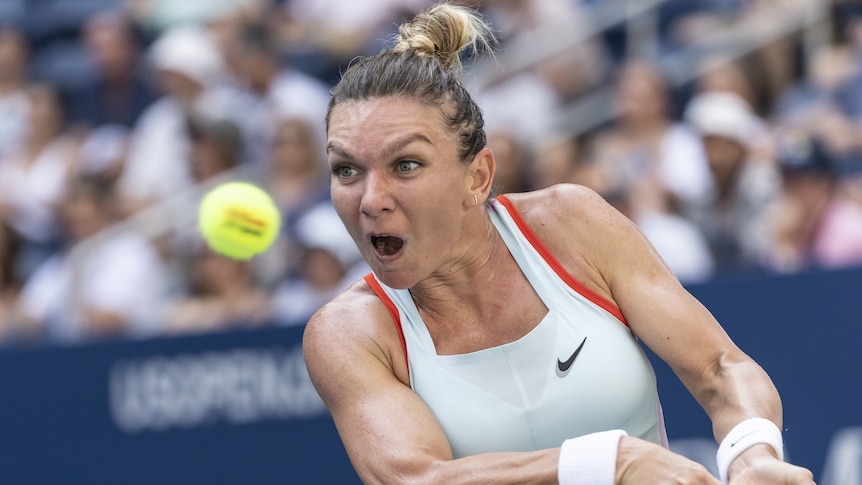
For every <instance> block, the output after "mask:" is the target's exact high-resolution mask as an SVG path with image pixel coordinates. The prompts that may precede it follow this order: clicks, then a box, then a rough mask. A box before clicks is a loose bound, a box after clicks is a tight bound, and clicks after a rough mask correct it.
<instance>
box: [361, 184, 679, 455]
mask: <svg viewBox="0 0 862 485" xmlns="http://www.w3.org/2000/svg"><path fill="white" fill-rule="evenodd" d="M489 212H490V216H491V220H492V221H493V224H494V226H495V227H496V228H497V230H498V231H499V233H500V235H501V236H502V238H503V240H504V241H505V243H506V246H507V247H508V248H509V251H510V252H511V254H512V256H514V258H515V260H516V261H517V263H518V265H519V266H520V268H521V270H522V271H523V272H524V274H525V275H526V277H527V279H528V280H529V281H530V283H531V284H532V286H533V288H534V289H535V291H536V293H538V295H539V297H541V299H542V301H543V302H544V303H545V305H546V306H547V308H548V313H547V314H546V315H545V317H544V319H543V320H542V321H541V322H540V323H539V324H538V325H537V326H536V327H535V328H534V329H533V330H531V331H530V332H529V333H528V334H527V335H525V336H523V337H522V338H520V339H518V340H516V341H514V342H510V343H507V344H503V345H500V346H497V347H492V348H488V349H483V350H479V351H476V352H471V353H468V354H459V355H437V352H436V350H435V348H434V342H433V341H432V339H431V336H430V334H429V333H428V329H427V328H426V327H425V324H424V322H423V321H422V317H421V316H420V314H419V311H418V309H417V308H416V305H415V304H414V302H413V299H412V298H411V296H410V292H409V291H408V290H396V289H392V288H389V287H387V286H385V285H383V284H382V283H380V282H379V281H378V280H377V279H376V278H375V277H374V276H373V275H369V276H367V277H366V280H367V281H368V282H369V283H370V284H371V286H372V288H373V289H374V290H375V291H376V292H377V294H378V296H379V297H380V298H381V299H382V300H383V301H384V303H385V304H387V306H388V307H389V308H390V312H391V313H392V314H393V318H395V320H396V325H397V326H398V327H399V331H400V333H401V334H402V343H403V344H404V347H405V349H406V354H407V363H408V367H409V371H410V385H411V387H412V389H413V390H414V392H416V394H418V395H419V396H420V397H421V398H422V399H423V400H424V401H425V403H426V404H427V405H428V407H429V408H430V409H431V411H432V412H433V413H434V415H435V416H436V417H437V420H438V421H439V422H440V425H441V426H442V428H443V430H444V432H445V433H446V436H447V437H448V439H449V443H450V445H451V447H452V452H453V453H454V456H455V457H456V458H457V457H463V456H468V455H474V454H479V453H487V452H494V451H531V450H539V449H544V448H553V447H557V446H560V444H561V443H562V442H563V441H564V440H566V439H568V438H573V437H577V436H581V435H584V434H588V433H592V432H596V431H604V430H609V429H623V430H625V431H626V432H627V433H628V434H629V435H630V436H636V437H640V438H643V439H646V440H649V441H652V442H655V443H659V444H662V445H664V446H665V447H667V438H666V434H665V429H664V422H663V418H662V413H661V406H660V404H659V400H658V394H657V391H656V382H655V374H654V372H653V369H652V366H651V365H650V362H649V360H648V358H647V357H646V355H645V354H644V352H643V349H642V348H641V347H640V345H639V343H638V342H637V339H636V338H635V336H634V335H633V334H632V332H631V331H630V329H629V328H628V326H627V325H626V323H625V319H624V318H623V316H622V314H621V312H620V311H619V309H618V308H617V307H616V306H614V305H613V304H612V303H611V302H609V301H607V300H606V299H604V298H602V297H601V296H599V295H597V294H595V293H593V292H592V291H590V290H589V289H587V288H586V287H585V286H583V285H582V284H581V283H579V282H578V281H576V280H575V279H574V278H573V277H572V276H571V275H570V274H569V273H568V272H566V271H565V270H564V269H563V267H562V265H560V263H559V262H558V261H557V260H556V259H555V258H554V256H553V255H551V254H550V253H549V252H548V250H547V248H545V246H544V245H543V244H542V243H541V242H540V241H539V240H538V238H537V237H536V236H535V234H534V233H533V232H532V230H530V228H529V227H528V226H527V225H526V223H525V222H524V220H523V219H522V218H521V216H520V214H519V213H518V212H517V211H516V210H515V209H514V207H513V206H512V204H511V202H510V201H509V200H508V199H506V198H505V196H500V197H498V198H497V199H495V200H494V201H492V204H491V206H490V209H489ZM513 304H515V305H517V302H513ZM396 309H397V311H396ZM573 357H574V359H573Z"/></svg>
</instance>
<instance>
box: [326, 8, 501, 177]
mask: <svg viewBox="0 0 862 485" xmlns="http://www.w3.org/2000/svg"><path fill="white" fill-rule="evenodd" d="M493 40H494V38H493V35H492V34H491V31H490V29H489V28H488V25H487V24H486V23H485V22H484V21H483V20H482V19H481V18H480V17H479V16H478V15H477V14H476V13H474V12H473V11H471V10H469V9H467V8H465V7H459V6H455V5H449V4H439V5H437V6H435V7H433V8H432V9H430V10H428V11H425V12H421V13H419V14H418V15H416V17H415V18H414V19H413V20H411V21H409V22H406V23H404V24H402V25H401V26H400V27H399V34H398V36H397V38H396V43H395V45H394V46H393V47H391V48H389V49H385V50H383V51H381V52H380V53H379V54H377V55H375V56H371V57H366V58H363V59H360V60H359V61H357V62H355V63H354V64H352V65H351V66H350V67H349V68H348V69H347V71H346V72H345V73H344V74H343V75H342V77H341V81H340V82H339V83H338V84H337V85H336V86H335V87H334V88H333V89H332V98H331V99H330V102H329V110H328V112H327V114H326V126H327V128H328V127H329V118H330V115H331V113H332V110H333V108H335V107H336V106H337V105H338V104H340V103H342V102H344V101H354V100H366V99H371V98H383V97H388V96H403V97H406V98H411V99H416V100H418V101H421V102H423V103H426V104H428V105H431V106H440V107H441V108H442V110H443V115H444V117H445V120H446V122H447V124H448V126H449V127H450V129H451V130H452V132H453V133H456V134H457V135H458V138H459V140H460V142H459V148H458V156H459V157H460V159H461V160H464V161H467V160H472V158H473V156H475V155H476V154H477V153H478V152H479V150H481V149H482V148H484V147H485V144H486V142H487V140H486V136H485V129H484V126H485V121H484V119H483V118H482V111H481V110H480V109H479V106H478V105H477V104H476V102H475V101H474V100H473V98H472V96H470V93H468V92H467V89H466V88H465V87H464V85H463V83H462V81H461V70H462V65H461V54H462V52H464V51H466V50H467V49H472V50H473V51H477V50H479V48H488V47H489V46H490V45H491V42H493Z"/></svg>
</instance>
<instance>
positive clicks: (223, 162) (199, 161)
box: [187, 116, 242, 183]
mask: <svg viewBox="0 0 862 485" xmlns="http://www.w3.org/2000/svg"><path fill="white" fill-rule="evenodd" d="M187 128H188V135H189V139H190V140H191V150H190V154H189V163H190V167H191V173H192V178H193V179H194V182H195V183H200V182H205V181H208V180H210V179H212V178H213V177H216V176H218V175H221V174H224V173H225V172H228V171H230V170H232V169H234V168H236V167H237V166H238V165H239V164H240V162H241V160H242V136H241V134H240V132H239V128H238V127H237V126H236V124H234V123H233V122H232V121H230V120H226V119H218V118H208V117H205V116H192V117H191V118H189V119H188V120H187Z"/></svg>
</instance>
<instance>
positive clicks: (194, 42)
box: [0, 0, 862, 485]
mask: <svg viewBox="0 0 862 485" xmlns="http://www.w3.org/2000/svg"><path fill="white" fill-rule="evenodd" d="M460 3H463V4H466V5H469V6H472V7H476V8H479V9H480V10H481V11H482V12H483V13H484V14H485V15H487V17H488V19H489V20H490V21H491V23H492V24H493V26H494V27H495V28H496V29H497V34H498V36H499V41H500V46H499V49H498V50H497V52H496V54H495V56H494V57H493V58H490V57H488V56H485V57H482V58H479V59H476V60H468V62H467V63H466V65H467V69H466V71H465V82H466V83H467V84H468V86H469V87H470V89H471V91H472V92H473V93H474V95H475V96H476V97H477V99H478V100H479V101H480V103H481V105H482V106H483V109H484V111H485V117H486V122H487V129H488V135H489V144H490V145H491V147H492V148H493V149H494V151H495V153H496V154H497V157H498V163H499V164H500V173H499V176H498V180H497V188H498V191H499V192H512V191H523V190H531V189H535V188H541V187H545V186H548V185H551V184H554V183H560V182H573V183H581V184H584V185H588V186H590V187H592V188H594V189H595V190H597V191H598V192H599V193H601V194H602V195H603V196H604V197H606V198H607V199H608V200H609V201H611V202H612V203H614V204H615V205H616V206H617V207H618V208H619V209H620V210H621V211H623V212H624V213H625V214H626V215H628V216H629V217H631V218H632V220H633V221H635V222H636V223H637V224H638V225H639V226H640V227H641V229H642V230H643V231H644V233H645V234H646V235H647V237H648V238H649V239H650V240H651V241H652V243H653V244H654V245H655V246H656V249H657V250H658V252H659V253H660V254H661V255H662V256H663V257H664V258H665V260H666V261H667V262H668V264H669V266H670V267H671V268H672V269H673V270H674V272H675V273H676V274H677V276H678V277H679V278H680V280H681V281H682V282H683V283H684V284H685V285H687V286H688V287H689V288H690V289H691V291H692V292H693V293H694V294H695V295H696V296H698V297H699V298H701V300H702V301H703V302H704V303H705V304H706V305H707V307H709V308H710V309H711V310H712V311H713V312H714V313H715V314H716V316H717V317H718V318H719V320H720V321H721V322H722V323H723V324H724V325H725V327H726V328H727V330H728V332H729V333H730V334H731V336H732V337H733V338H734V339H735V340H736V341H737V342H738V343H739V344H740V345H741V346H742V348H743V349H744V350H746V351H747V352H748V353H750V354H751V355H752V356H753V357H754V358H755V359H756V360H757V361H758V362H760V363H761V364H762V365H763V366H764V367H765V368H766V370H767V371H768V372H769V373H770V375H771V376H772V377H773V379H774V380H775V382H776V385H777V386H778V388H779V391H781V393H782V397H783V400H784V407H785V439H786V443H787V451H788V458H789V459H790V460H791V461H794V462H796V463H799V464H801V465H804V466H807V467H809V468H811V469H812V470H813V471H814V472H815V476H816V478H817V480H818V483H820V484H821V485H824V484H825V485H862V418H860V412H859V411H860V409H862V390H860V385H859V383H860V378H859V373H860V371H862V358H860V357H859V353H858V351H857V350H856V344H857V343H858V342H860V341H862V325H859V323H860V317H859V315H862V306H860V305H862V303H860V302H862V299H860V297H859V295H860V287H862V4H860V3H859V2H855V1H849V0H846V1H840V0H834V1H827V0H636V1H635V0H629V1H625V0H485V1H480V0H473V1H469V0H465V1H462V2H460ZM431 4H432V2H429V1H427V0H373V1H371V0H367V1H363V2H356V1H352V0H183V1H178V0H0V388H2V389H3V391H4V392H3V395H4V397H3V398H2V399H0V455H2V456H3V457H4V458H5V459H4V466H3V467H0V481H2V482H3V483H124V484H127V483H128V484H133V483H141V484H144V483H147V484H149V483H189V482H202V483H212V484H216V483H239V482H242V483H256V484H257V483H285V482H286V483H356V482H358V480H357V478H356V476H355V474H354V473H353V472H352V469H351V467H350V464H349V462H348V460H347V457H346V455H345V454H344V450H343V448H342V447H341V444H340V442H339V440H338V438H337V435H336V433H335V429H334V426H333V425H332V422H331V419H330V418H329V417H328V415H327V413H326V410H325V409H324V408H323V406H322V404H321V403H320V401H319V399H318V398H317V396H316V394H315V393H314V390H313V388H312V387H311V385H310V383H309V382H308V378H307V375H306V373H305V368H304V364H303V361H302V354H301V348H300V341H301V335H302V329H303V325H304V323H305V322H306V320H307V318H308V316H309V315H310V314H311V313H312V312H313V311H314V310H316V309H317V308H318V307H319V306H320V305H321V304H322V303H323V302H325V301H326V300H328V299H329V298H331V297H332V296H333V295H334V294H336V293H337V292H339V291H341V290H342V289H343V288H344V287H345V286H346V285H347V284H349V283H350V282H352V281H355V280H356V279H357V278H358V277H359V276H360V275H362V274H364V272H366V271H367V268H366V267H365V265H364V263H363V262H362V261H361V258H360V257H359V255H358V253H357V252H356V250H355V249H354V248H353V245H352V242H351V241H350V239H349V237H348V236H347V235H346V233H345V231H344V230H343V228H342V226H341V224H340V222H339V221H338V219H337V216H336V215H335V214H334V212H333V210H332V207H331V204H330V203H329V196H328V172H327V167H326V163H325V158H324V154H323V151H322V147H323V137H324V132H323V131H324V127H323V117H324V115H325V111H326V104H327V101H328V89H329V87H331V86H332V84H333V83H335V82H336V81H337V79H338V73H339V72H340V70H342V69H344V67H345V66H346V65H348V64H349V62H350V61H351V60H352V59H354V58H355V57H357V56H361V55H365V54H369V53H374V52H376V51H378V50H379V49H380V48H381V47H382V46H383V45H385V42H386V40H387V39H389V38H390V37H391V36H392V35H393V34H394V28H395V26H396V25H397V24H398V22H400V21H401V20H402V19H404V18H408V17H410V16H412V13H413V12H415V11H416V10H417V9H420V8H425V7H427V6H430V5H431ZM234 179H242V180H250V181H253V182H256V183H258V184H260V185H261V186H263V187H264V188H266V189H267V190H268V191H269V192H270V193H271V194H272V195H273V197H274V198H275V199H276V201H277V202H278V204H279V207H280V208H281V210H282V212H283V214H284V224H283V233H282V234H281V236H280V238H279V240H278V241H277V243H276V245H275V247H274V248H273V249H272V250H271V251H269V252H268V253H267V254H266V255H263V256H261V257H259V258H257V259H255V260H253V261H251V262H248V263H242V262H236V261H231V260H227V259H225V258H222V257H219V256H217V255H215V254H213V253H211V252H209V251H208V250H207V249H206V247H205V246H204V245H203V244H202V242H201V240H200V237H199V235H198V234H197V232H196V229H195V216H196V208H197V202H198V200H199V197H200V195H201V194H202V193H203V192H204V191H206V190H207V189H208V188H210V187H212V186H213V185H215V184H218V183H220V182H222V181H226V180H234ZM655 364H656V372H657V376H658V379H659V386H660V390H661V394H662V402H663V406H664V411H665V418H666V422H667V427H668V432H669V434H670V438H671V439H672V446H673V447H674V448H675V449H677V450H678V451H680V452H682V453H686V454H688V455H690V456H692V457H694V458H696V459H699V460H702V461H704V462H705V464H707V465H708V466H711V467H714V464H712V460H713V457H714V451H715V448H714V447H715V445H714V443H712V442H711V439H710V438H709V436H710V433H711V431H710V426H709V423H708V421H707V419H706V417H705V415H704V414H703V412H702V411H701V410H700V409H699V408H698V407H697V405H696V403H695V402H694V400H693V399H692V398H691V397H690V396H689V395H688V394H687V393H686V392H685V390H684V389H683V388H682V387H681V385H680V384H679V382H678V381H677V380H676V379H675V377H674V376H673V375H672V373H671V372H670V371H669V369H667V366H665V365H664V364H662V363H661V362H658V361H656V362H655Z"/></svg>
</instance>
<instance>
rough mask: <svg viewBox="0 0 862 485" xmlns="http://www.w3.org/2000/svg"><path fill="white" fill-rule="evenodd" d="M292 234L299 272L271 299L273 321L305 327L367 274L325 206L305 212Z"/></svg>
mask: <svg viewBox="0 0 862 485" xmlns="http://www.w3.org/2000/svg"><path fill="white" fill-rule="evenodd" d="M295 233H296V238H297V240H298V245H299V248H300V251H301V253H302V257H301V259H300V262H299V271H298V273H297V275H296V276H295V277H292V278H287V279H285V281H284V282H283V283H282V284H280V285H279V286H278V287H277V288H276V291H275V295H274V297H273V313H274V317H275V319H276V321H278V322H279V323H281V324H283V325H305V323H306V322H307V321H308V319H309V318H310V317H311V315H312V314H313V313H314V312H315V311H317V310H318V309H319V308H320V307H321V306H323V304H324V303H326V302H327V301H329V300H330V299H332V297H333V296H335V295H336V294H338V293H340V292H341V291H343V290H344V289H345V288H347V286H349V285H350V284H351V283H353V282H355V281H357V280H359V279H360V278H362V276H363V275H365V274H366V273H368V272H369V271H370V270H369V269H368V266H367V265H366V264H365V262H364V261H363V260H362V256H361V255H360V254H359V250H358V249H356V245H355V244H354V243H353V239H351V238H350V235H349V234H348V233H347V229H345V228H344V224H343V223H342V222H341V219H339V218H338V214H336V213H335V209H334V208H333V207H332V205H331V204H330V203H329V202H325V203H322V204H319V205H317V206H316V207H314V208H313V209H311V210H309V211H308V212H307V213H306V214H305V215H304V216H303V217H302V218H301V219H300V220H299V222H297V224H296V227H295Z"/></svg>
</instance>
